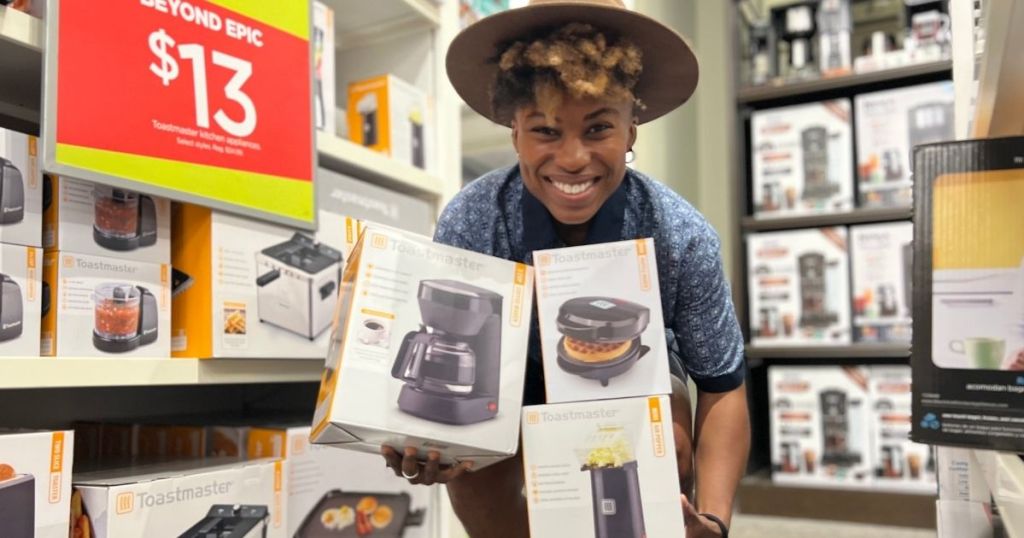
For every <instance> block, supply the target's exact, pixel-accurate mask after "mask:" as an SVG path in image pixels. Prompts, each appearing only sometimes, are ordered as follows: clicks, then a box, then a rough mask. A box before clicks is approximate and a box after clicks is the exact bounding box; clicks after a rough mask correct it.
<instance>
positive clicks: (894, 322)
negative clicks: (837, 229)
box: [850, 222, 914, 344]
mask: <svg viewBox="0 0 1024 538" xmlns="http://www.w3.org/2000/svg"><path fill="white" fill-rule="evenodd" d="M913 262H914V224H913V223H910V222H896V223H888V224H868V225H864V226H853V227H851V228H850V265H851V266H852V267H853V280H852V282H851V285H850V287H851V293H852V294H853V297H852V301H853V338H854V340H856V341H858V342H906V343H908V344H909V343H910V329H911V323H912V322H911V319H910V306H911V304H913V301H912V300H911V292H912V289H913V280H912V277H913V275H912V273H913V268H914V265H913Z"/></svg>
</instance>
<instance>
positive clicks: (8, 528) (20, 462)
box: [0, 430, 75, 538]
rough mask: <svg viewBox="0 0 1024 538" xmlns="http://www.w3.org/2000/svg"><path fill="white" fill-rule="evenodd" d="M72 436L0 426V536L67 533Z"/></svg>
mask: <svg viewBox="0 0 1024 538" xmlns="http://www.w3.org/2000/svg"><path fill="white" fill-rule="evenodd" d="M74 437H75V436H74V432H71V431H34V432H29V431H16V430H0V536H4V537H11V538H22V537H31V536H35V537H36V538H66V537H67V535H68V514H69V513H70V510H69V507H70V503H71V463H72V454H74Z"/></svg>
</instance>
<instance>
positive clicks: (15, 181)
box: [0, 128, 45, 247]
mask: <svg viewBox="0 0 1024 538" xmlns="http://www.w3.org/2000/svg"><path fill="white" fill-rule="evenodd" d="M44 194H45V193H44V191H43V172H42V169H41V168H40V167H39V140H38V139H37V138H35V137H34V136H29V135H26V134H22V133H18V132H15V131H10V130H7V129H3V128H0V242H2V243H8V244H13V245H25V246H29V247H41V246H43V243H42V241H43V235H42V231H43V198H44Z"/></svg>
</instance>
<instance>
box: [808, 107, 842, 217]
mask: <svg viewBox="0 0 1024 538" xmlns="http://www.w3.org/2000/svg"><path fill="white" fill-rule="evenodd" d="M828 138H829V135H828V129H826V128H825V127H822V126H820V125H816V126H813V127H808V128H806V129H804V130H803V131H802V132H801V133H800V146H801V148H802V150H803V160H804V191H803V194H802V195H801V198H802V199H804V200H813V201H818V200H825V199H827V198H828V197H829V196H832V195H833V194H835V193H837V192H839V185H838V184H837V183H833V182H831V181H829V177H828Z"/></svg>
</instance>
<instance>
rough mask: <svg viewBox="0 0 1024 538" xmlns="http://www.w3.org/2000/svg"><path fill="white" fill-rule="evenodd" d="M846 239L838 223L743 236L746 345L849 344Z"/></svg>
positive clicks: (848, 284)
mask: <svg viewBox="0 0 1024 538" xmlns="http://www.w3.org/2000/svg"><path fill="white" fill-rule="evenodd" d="M846 240H847V239H846V228H843V227H832V228H819V229H811V230H798V231H789V232H770V233H757V234H750V235H748V236H747V264H748V267H747V269H748V274H749V275H750V276H749V278H750V284H749V285H750V335H751V343H752V344H754V345H756V346H788V345H842V344H848V343H849V342H850V291H849V288H850V282H849V270H848V268H847V265H848V261H847V250H846Z"/></svg>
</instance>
